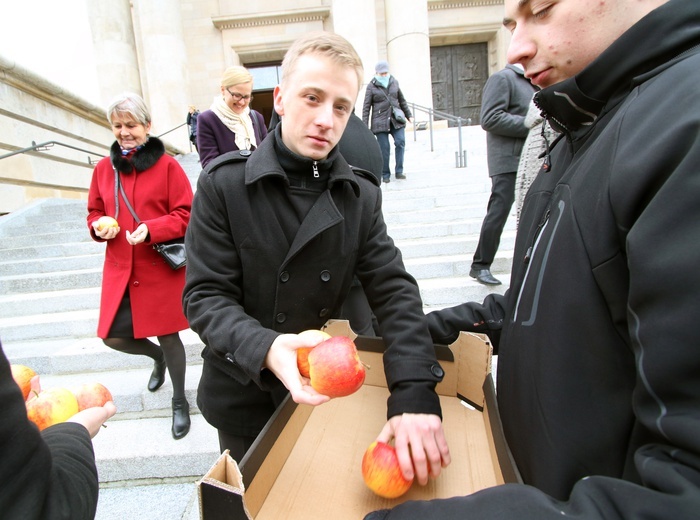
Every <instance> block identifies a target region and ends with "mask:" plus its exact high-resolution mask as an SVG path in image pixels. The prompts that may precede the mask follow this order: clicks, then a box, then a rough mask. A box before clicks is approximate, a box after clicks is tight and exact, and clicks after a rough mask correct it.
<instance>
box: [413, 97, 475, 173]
mask: <svg viewBox="0 0 700 520" xmlns="http://www.w3.org/2000/svg"><path fill="white" fill-rule="evenodd" d="M409 105H411V110H412V112H413V140H414V141H415V140H416V138H417V135H416V132H417V131H418V130H424V129H425V126H426V122H425V121H420V122H418V121H416V112H417V111H420V112H425V113H426V114H428V121H427V126H428V127H429V129H430V151H431V152H432V151H434V149H433V120H434V118H435V117H439V118H441V119H445V120H447V121H452V122H453V123H457V141H458V149H457V151H456V152H455V167H456V168H466V167H467V151H466V150H464V147H463V145H462V126H463V125H465V126H469V125H471V124H472V120H471V118H470V117H468V118H466V119H464V118H462V117H459V116H455V115H452V114H448V113H446V112H440V111H439V110H434V109H432V108H429V107H424V106H421V105H416V104H415V103H409Z"/></svg>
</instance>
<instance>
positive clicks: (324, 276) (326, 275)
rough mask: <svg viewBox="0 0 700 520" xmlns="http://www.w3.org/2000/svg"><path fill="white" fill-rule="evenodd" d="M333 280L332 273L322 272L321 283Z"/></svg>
mask: <svg viewBox="0 0 700 520" xmlns="http://www.w3.org/2000/svg"><path fill="white" fill-rule="evenodd" d="M330 279H331V272H330V271H321V281H322V282H328V281H329V280H330Z"/></svg>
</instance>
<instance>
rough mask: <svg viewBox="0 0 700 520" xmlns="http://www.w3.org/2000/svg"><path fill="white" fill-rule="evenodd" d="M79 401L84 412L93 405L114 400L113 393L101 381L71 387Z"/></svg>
mask: <svg viewBox="0 0 700 520" xmlns="http://www.w3.org/2000/svg"><path fill="white" fill-rule="evenodd" d="M70 390H71V392H73V395H75V398H76V399H77V401H78V409H79V410H80V411H81V412H82V411H83V410H85V409H86V408H92V407H93V406H104V405H105V403H106V402H107V401H112V394H111V392H110V391H109V390H107V388H106V387H105V386H104V385H103V384H101V383H85V384H83V385H80V386H76V387H74V388H71V389H70Z"/></svg>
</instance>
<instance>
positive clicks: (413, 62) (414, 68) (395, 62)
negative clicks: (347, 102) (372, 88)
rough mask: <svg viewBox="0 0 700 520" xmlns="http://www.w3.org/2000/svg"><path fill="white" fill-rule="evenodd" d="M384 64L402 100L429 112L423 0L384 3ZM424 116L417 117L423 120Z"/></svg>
mask: <svg viewBox="0 0 700 520" xmlns="http://www.w3.org/2000/svg"><path fill="white" fill-rule="evenodd" d="M384 10H385V16H386V41H387V61H388V62H389V67H390V73H391V75H392V76H395V77H396V79H397V80H398V81H399V85H400V86H401V91H402V92H403V95H404V97H405V98H406V100H407V101H408V102H409V103H410V102H414V103H416V104H418V105H422V106H424V107H429V108H432V106H433V96H432V80H431V76H430V36H429V30H428V1H427V0H385V2H384ZM426 117H427V114H425V113H422V114H419V119H426Z"/></svg>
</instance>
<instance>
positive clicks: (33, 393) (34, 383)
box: [27, 375, 41, 401]
mask: <svg viewBox="0 0 700 520" xmlns="http://www.w3.org/2000/svg"><path fill="white" fill-rule="evenodd" d="M29 384H30V390H29V395H28V396H27V401H31V400H32V399H36V397H37V396H38V395H39V394H40V393H41V382H40V381H39V375H36V376H34V377H32V378H31V379H30V381H29Z"/></svg>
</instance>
